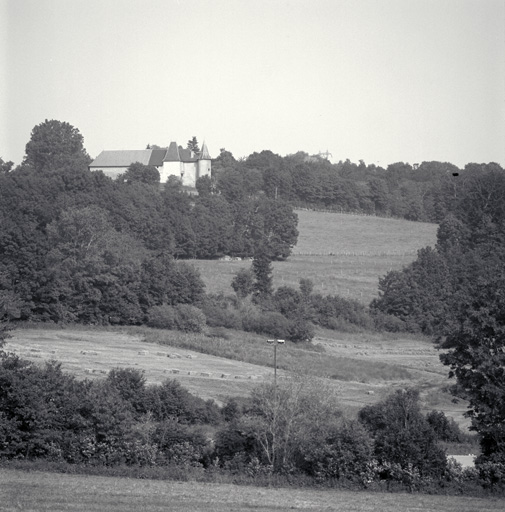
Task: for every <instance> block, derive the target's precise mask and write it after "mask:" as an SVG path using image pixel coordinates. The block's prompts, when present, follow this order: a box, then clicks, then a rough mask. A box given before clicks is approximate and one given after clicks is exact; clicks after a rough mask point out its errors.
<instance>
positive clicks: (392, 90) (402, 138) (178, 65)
mask: <svg viewBox="0 0 505 512" xmlns="http://www.w3.org/2000/svg"><path fill="white" fill-rule="evenodd" d="M0 44H1V49H2V51H1V52H0V66H1V73H0V75H1V78H0V119H1V125H0V157H2V158H3V159H4V160H13V161H14V162H15V163H16V164H17V163H20V161H21V159H22V158H23V155H24V148H25V144H26V143H27V142H28V140H29V138H30V132H31V130H32V128H33V127H34V126H35V125H37V124H39V123H41V122H43V121H44V120H45V119H57V120H59V121H67V122H69V123H70V124H72V125H73V126H75V127H76V128H78V129H79V130H80V132H81V133H82V135H83V137H84V143H85V147H86V149H87V151H88V153H89V154H90V155H91V156H92V157H96V156H97V155H98V153H100V151H102V150H103V149H143V148H145V146H146V145H147V144H148V143H150V144H158V145H168V144H169V143H170V141H172V140H176V141H177V142H178V143H179V144H182V145H184V146H185V145H186V142H187V140H188V139H189V138H191V137H192V136H193V135H196V137H197V138H198V140H199V141H200V142H202V141H203V140H205V141H206V143H207V146H208V148H209V151H210V153H211V155H212V156H213V157H216V156H218V154H219V150H220V148H223V147H224V148H226V149H227V150H229V151H231V152H232V153H233V154H234V156H235V157H237V158H238V157H241V156H247V155H249V154H250V153H252V152H254V151H262V150H264V149H269V150H271V151H273V152H275V153H278V154H280V155H283V156H284V155H286V154H290V153H295V152H297V151H306V152H308V153H310V154H313V153H317V152H319V151H326V150H328V151H329V152H330V153H331V154H332V155H333V156H332V160H333V161H338V160H341V159H342V160H345V159H346V158H349V159H350V160H351V161H353V162H358V160H360V159H362V160H365V162H366V163H379V164H380V165H383V166H386V165H387V164H389V163H392V162H397V161H405V162H409V163H411V164H412V163H417V162H419V163H420V162H422V161H423V160H440V161H448V162H451V163H454V164H455V165H458V166H464V165H465V164H466V163H468V162H491V161H494V162H498V163H500V164H501V165H502V166H504V165H505V0H207V1H205V0H179V1H178V0H0Z"/></svg>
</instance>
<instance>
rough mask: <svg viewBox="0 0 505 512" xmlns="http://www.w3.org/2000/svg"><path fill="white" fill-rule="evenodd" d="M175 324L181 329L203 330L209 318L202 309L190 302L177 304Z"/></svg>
mask: <svg viewBox="0 0 505 512" xmlns="http://www.w3.org/2000/svg"><path fill="white" fill-rule="evenodd" d="M175 311H176V317H175V325H176V327H177V329H178V330H179V331H184V332H203V331H204V330H205V326H206V324H207V319H206V318H205V315H204V313H203V312H202V310H201V309H198V308H197V307H195V306H191V305H189V304H177V306H175Z"/></svg>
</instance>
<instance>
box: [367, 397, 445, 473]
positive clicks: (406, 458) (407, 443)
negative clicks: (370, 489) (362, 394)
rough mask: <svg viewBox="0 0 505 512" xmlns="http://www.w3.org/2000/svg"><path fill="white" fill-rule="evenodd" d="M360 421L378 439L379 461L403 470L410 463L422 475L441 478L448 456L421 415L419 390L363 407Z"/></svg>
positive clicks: (377, 453) (376, 449)
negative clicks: (392, 464)
mask: <svg viewBox="0 0 505 512" xmlns="http://www.w3.org/2000/svg"><path fill="white" fill-rule="evenodd" d="M359 420H360V421H361V422H362V423H363V424H364V425H365V426H366V427H367V428H368V429H369V431H370V432H371V433H372V436H373V437H374V439H375V455H376V457H377V458H378V460H379V462H381V463H395V464H399V465H400V466H401V467H402V468H404V469H405V468H407V466H408V465H409V464H411V465H412V466H413V467H414V468H416V469H417V470H418V471H419V472H420V473H421V475H422V476H440V474H441V473H442V471H443V470H444V468H445V465H446V458H445V454H444V452H443V450H442V449H441V448H439V447H438V446H437V439H436V435H435V432H434V430H433V429H432V428H431V426H430V425H429V423H428V422H427V420H426V419H425V417H424V416H423V415H422V414H421V411H420V408H419V392H418V391H417V390H415V389H407V390H398V391H397V392H396V393H394V394H393V395H391V396H389V397H388V398H386V399H385V400H383V401H382V402H379V403H377V404H375V405H369V406H366V407H364V408H363V409H361V411H360V412H359Z"/></svg>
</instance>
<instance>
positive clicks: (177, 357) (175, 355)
mask: <svg viewBox="0 0 505 512" xmlns="http://www.w3.org/2000/svg"><path fill="white" fill-rule="evenodd" d="M171 357H173V358H175V359H182V356H181V354H172V355H171Z"/></svg>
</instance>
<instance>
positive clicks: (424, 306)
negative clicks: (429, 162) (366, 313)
mask: <svg viewBox="0 0 505 512" xmlns="http://www.w3.org/2000/svg"><path fill="white" fill-rule="evenodd" d="M504 198H505V172H504V170H503V169H502V168H501V167H500V166H498V165H496V164H489V165H482V166H472V167H471V168H470V169H468V172H467V174H466V175H465V179H464V180H463V181H462V186H461V189H460V190H459V193H458V194H455V196H454V206H453V210H452V211H453V213H452V214H450V215H448V216H447V217H446V218H445V219H444V220H443V221H442V222H441V224H440V227H439V229H438V234H437V243H436V246H435V247H433V248H431V247H427V248H425V249H422V250H420V251H419V254H418V258H417V259H416V261H414V262H413V263H412V264H410V265H408V266H407V267H406V268H404V269H403V270H401V271H394V272H390V273H389V274H387V275H386V276H385V277H384V278H383V279H381V280H380V282H379V290H380V293H379V298H378V299H376V300H374V301H373V302H372V304H371V308H372V311H378V312H380V313H382V314H386V315H388V318H390V319H391V318H392V317H394V318H396V327H397V328H398V329H407V330H409V331H412V332H418V331H422V332H424V333H427V334H431V335H433V336H434V337H435V339H436V341H437V343H438V345H439V347H440V348H442V349H444V350H443V352H442V355H441V360H442V362H443V363H444V364H445V365H447V366H449V368H450V373H449V375H450V376H451V377H456V384H455V386H454V387H453V393H454V394H455V395H456V396H457V397H461V398H465V399H466V400H468V403H469V404H470V405H469V410H468V413H467V415H468V416H469V417H470V418H471V420H472V428H473V429H474V430H476V431H477V432H479V435H480V438H481V447H482V451H483V453H484V454H486V455H487V456H489V457H490V458H492V460H495V461H500V462H501V463H502V464H503V463H504V462H505V201H504ZM390 325H391V326H394V325H395V324H394V322H393V323H391V324H390Z"/></svg>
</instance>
